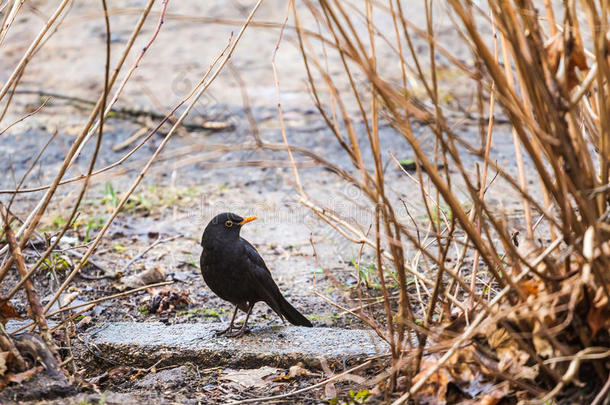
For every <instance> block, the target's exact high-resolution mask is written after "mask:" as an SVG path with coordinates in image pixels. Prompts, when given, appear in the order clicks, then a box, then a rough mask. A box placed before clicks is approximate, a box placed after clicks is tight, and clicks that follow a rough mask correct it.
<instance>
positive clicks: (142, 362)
mask: <svg viewBox="0 0 610 405" xmlns="http://www.w3.org/2000/svg"><path fill="white" fill-rule="evenodd" d="M225 326H226V325H225V324H220V323H193V324H175V325H165V324H163V323H160V322H141V323H139V322H115V323H107V324H104V325H100V326H97V327H95V328H92V329H90V330H89V331H88V335H89V336H88V339H87V340H88V342H89V347H90V348H91V349H94V350H96V351H98V352H99V353H98V357H100V358H104V359H108V360H110V361H112V362H116V363H119V364H123V365H128V366H133V367H150V366H152V365H153V364H158V367H162V366H169V365H179V364H184V363H185V362H192V363H195V364H197V365H198V366H199V367H216V366H231V367H242V368H254V367H261V366H264V365H267V366H272V367H283V368H286V367H290V366H292V365H295V364H297V363H298V362H303V363H304V364H305V365H306V366H308V367H313V368H317V367H319V366H320V364H321V359H324V360H325V361H326V362H327V363H328V364H331V365H337V366H348V365H351V364H354V363H357V362H359V361H362V360H364V359H365V358H368V357H372V356H376V355H381V354H385V353H387V351H388V345H387V344H386V343H385V342H384V341H382V340H381V339H380V338H379V337H378V336H377V335H375V334H374V333H373V332H371V331H370V330H361V329H341V328H306V327H300V326H274V327H254V328H252V330H251V332H250V333H248V334H246V335H244V336H241V337H238V338H227V337H224V336H216V334H215V330H219V329H222V328H223V327H225Z"/></svg>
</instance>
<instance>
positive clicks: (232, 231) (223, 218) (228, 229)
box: [201, 212, 257, 246]
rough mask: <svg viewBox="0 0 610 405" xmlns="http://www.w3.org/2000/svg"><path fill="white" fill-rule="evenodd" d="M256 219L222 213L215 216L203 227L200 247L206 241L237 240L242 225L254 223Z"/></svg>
mask: <svg viewBox="0 0 610 405" xmlns="http://www.w3.org/2000/svg"><path fill="white" fill-rule="evenodd" d="M256 218H257V217H245V218H242V217H240V216H239V215H237V214H233V213H231V212H223V213H222V214H218V215H216V216H215V217H214V218H212V220H211V221H210V222H209V223H208V226H206V227H205V230H204V231H203V235H202V237H201V246H203V244H204V242H205V241H206V239H221V240H230V239H237V238H239V231H240V229H241V227H242V225H244V224H247V223H248V222H251V221H254V220H255V219H256Z"/></svg>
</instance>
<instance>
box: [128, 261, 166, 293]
mask: <svg viewBox="0 0 610 405" xmlns="http://www.w3.org/2000/svg"><path fill="white" fill-rule="evenodd" d="M164 280H165V272H163V269H161V267H160V266H155V267H153V268H151V269H148V270H145V271H143V272H141V273H138V274H133V275H131V276H127V277H124V278H123V279H122V280H121V281H122V282H123V284H125V285H126V286H127V287H131V288H137V287H142V286H145V285H150V284H155V283H159V282H161V281H164Z"/></svg>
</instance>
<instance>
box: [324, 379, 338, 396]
mask: <svg viewBox="0 0 610 405" xmlns="http://www.w3.org/2000/svg"><path fill="white" fill-rule="evenodd" d="M324 397H325V398H326V399H332V398H337V389H336V388H335V384H333V383H332V381H331V382H329V383H328V384H326V385H325V386H324Z"/></svg>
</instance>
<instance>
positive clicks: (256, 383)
mask: <svg viewBox="0 0 610 405" xmlns="http://www.w3.org/2000/svg"><path fill="white" fill-rule="evenodd" d="M278 371H279V369H277V368H275V367H269V366H263V367H260V368H255V369H242V370H233V369H230V368H228V369H226V370H224V371H223V372H222V375H221V376H220V379H221V380H225V381H230V382H232V383H235V384H239V385H241V386H242V387H245V388H263V387H266V386H267V385H269V384H270V383H271V382H272V381H270V380H265V378H266V377H269V376H271V375H273V374H276V373H277V372H278Z"/></svg>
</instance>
